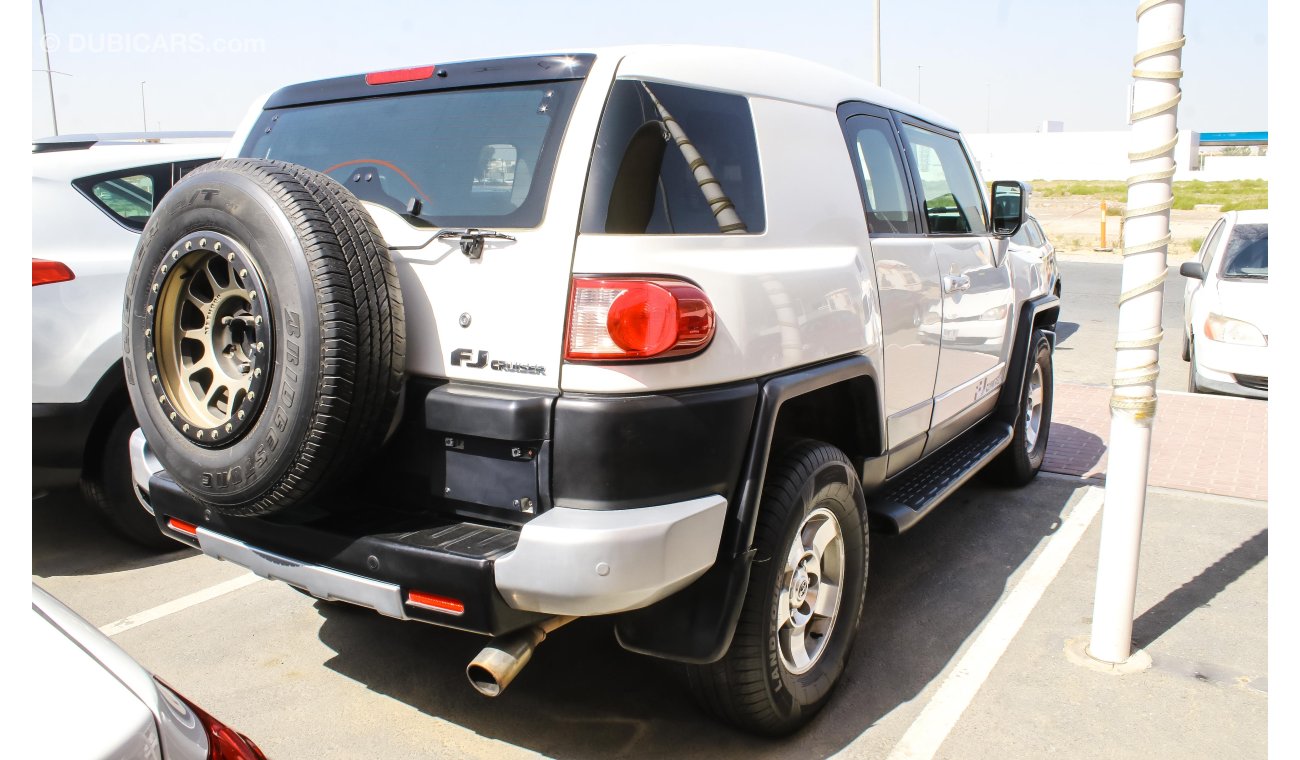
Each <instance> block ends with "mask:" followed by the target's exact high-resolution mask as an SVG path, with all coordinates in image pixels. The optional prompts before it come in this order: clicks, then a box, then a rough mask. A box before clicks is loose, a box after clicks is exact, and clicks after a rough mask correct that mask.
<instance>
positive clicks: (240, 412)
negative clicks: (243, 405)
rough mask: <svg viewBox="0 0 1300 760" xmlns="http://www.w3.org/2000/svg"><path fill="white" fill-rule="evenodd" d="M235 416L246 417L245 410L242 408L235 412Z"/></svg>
mask: <svg viewBox="0 0 1300 760" xmlns="http://www.w3.org/2000/svg"><path fill="white" fill-rule="evenodd" d="M235 416H236V417H238V418H239V419H241V420H242V419H244V410H243V409H240V410H239V411H238V412H235Z"/></svg>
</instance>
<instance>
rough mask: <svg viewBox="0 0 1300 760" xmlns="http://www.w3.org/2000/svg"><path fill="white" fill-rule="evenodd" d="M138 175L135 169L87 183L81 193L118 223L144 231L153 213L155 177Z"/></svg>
mask: <svg viewBox="0 0 1300 760" xmlns="http://www.w3.org/2000/svg"><path fill="white" fill-rule="evenodd" d="M139 171H140V170H139V169H132V170H130V173H125V174H119V175H116V176H109V177H95V178H93V180H89V181H86V184H85V186H83V187H82V190H83V192H85V193H86V194H87V195H88V196H89V197H90V198H91V199H92V200H93V201H94V202H95V204H96V205H98V206H99V207H100V208H102V209H104V210H105V211H107V212H108V213H109V214H110V215H112V216H113V217H114V218H115V219H117V220H118V221H119V222H121V223H122V224H125V225H126V226H128V227H130V228H131V229H134V230H142V229H144V225H145V222H147V221H149V215H150V214H152V213H153V206H154V177H153V176H152V175H150V174H139V173H135V172H139Z"/></svg>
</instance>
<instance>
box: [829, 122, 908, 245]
mask: <svg viewBox="0 0 1300 760" xmlns="http://www.w3.org/2000/svg"><path fill="white" fill-rule="evenodd" d="M846 130H847V135H848V138H849V150H851V151H852V152H853V164H854V168H855V169H856V173H857V176H858V185H859V188H860V189H861V190H862V202H863V205H864V206H865V207H866V213H867V230H868V231H870V232H871V233H872V234H876V235H879V234H916V233H917V232H918V230H917V226H916V218H915V217H914V216H913V213H912V204H911V202H910V201H909V199H908V190H907V184H906V181H905V180H904V178H903V162H902V159H901V158H900V156H899V155H898V150H897V148H896V145H897V143H896V141H895V138H894V127H893V124H891V123H890V122H889V121H888V120H886V119H882V118H880V117H878V116H865V115H863V116H853V117H851V118H850V119H849V120H848V122H847V123H846Z"/></svg>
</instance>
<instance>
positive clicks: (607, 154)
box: [581, 79, 766, 235]
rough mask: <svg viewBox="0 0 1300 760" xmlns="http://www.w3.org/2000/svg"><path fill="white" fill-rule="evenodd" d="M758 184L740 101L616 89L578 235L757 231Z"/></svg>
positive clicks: (760, 218)
mask: <svg viewBox="0 0 1300 760" xmlns="http://www.w3.org/2000/svg"><path fill="white" fill-rule="evenodd" d="M765 224H766V219H765V216H764V211H763V181H762V178H761V176H760V174H759V165H758V144H757V140H756V139H755V136H754V120H753V116H752V115H751V114H750V110H749V101H748V100H746V99H745V98H743V97H741V96H739V95H730V94H726V93H719V92H710V91H707V90H698V89H694V88H691V87H679V86H677V85H667V84H659V83H657V82H643V81H639V80H631V79H625V80H619V81H617V82H615V83H614V87H613V90H612V91H611V93H610V96H609V102H608V103H606V105H605V113H604V115H603V116H602V117H601V124H600V130H599V132H598V133H597V135H596V149H595V152H594V154H593V156H592V161H591V171H590V174H589V176H588V178H587V191H586V196H585V198H584V200H583V204H582V225H581V230H582V232H598V233H599V232H604V233H617V234H650V235H654V234H659V235H665V234H666V235H673V234H675V235H717V234H724V233H747V232H748V233H756V232H762V231H763V230H764V227H765Z"/></svg>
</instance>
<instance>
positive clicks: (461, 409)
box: [124, 47, 1057, 733]
mask: <svg viewBox="0 0 1300 760" xmlns="http://www.w3.org/2000/svg"><path fill="white" fill-rule="evenodd" d="M234 145H236V146H238V147H237V149H236V151H237V155H236V156H231V157H229V158H228V159H227V160H223V161H220V162H217V163H214V164H212V165H210V166H207V167H204V168H203V169H201V170H199V171H196V172H194V173H193V174H192V175H190V176H189V177H187V178H185V179H184V180H182V182H181V183H180V184H178V185H177V187H176V188H175V190H174V191H173V192H172V193H171V194H170V195H169V196H168V197H167V198H166V199H165V200H164V201H163V204H162V205H161V207H160V208H159V209H158V211H157V212H156V213H155V214H154V216H153V218H152V219H151V220H150V222H149V225H148V227H147V228H146V230H145V234H144V237H143V239H142V240H141V244H140V247H139V249H138V251H137V257H136V263H135V267H134V271H133V273H132V276H131V280H130V282H129V284H128V287H127V293H126V308H125V310H124V315H125V318H126V322H125V325H124V332H125V334H126V350H127V365H128V368H129V380H130V383H131V389H132V400H133V402H134V404H135V408H136V411H137V413H138V415H139V418H140V422H141V433H140V434H139V438H138V439H137V440H138V441H139V442H140V445H139V446H138V447H137V450H139V451H140V452H142V454H141V457H140V458H139V459H138V460H137V463H138V470H139V471H140V475H139V478H140V483H141V485H142V487H147V488H148V489H149V491H150V492H151V495H152V500H153V503H154V505H155V508H156V513H157V519H158V523H159V525H160V527H161V529H162V530H163V532H164V533H166V534H167V535H170V536H172V537H173V538H176V539H178V540H181V541H184V542H186V543H189V544H190V545H192V546H196V547H198V548H200V549H202V550H203V551H204V552H205V553H207V554H209V555H211V556H214V557H218V558H221V559H225V560H229V561H232V562H236V563H238V564H240V565H243V566H245V567H248V568H250V569H251V570H253V571H254V572H256V573H258V574H259V575H263V576H266V577H269V578H275V579H279V580H283V581H286V582H288V583H290V584H293V585H295V586H297V587H299V588H301V589H303V590H305V591H307V592H308V593H310V594H312V595H313V596H316V597H320V598H322V599H328V600H342V601H347V602H351V603H354V604H360V605H364V606H367V607H371V608H373V609H375V610H377V611H378V612H380V613H381V614H384V615H389V616H392V617H397V618H403V619H413V620H420V621H424V622H428V623H433V624H436V625H443V626H448V627H452V628H458V629H462V630H466V631H471V632H475V633H479V634H484V635H488V636H492V637H494V638H493V640H492V641H491V642H490V643H489V645H488V647H487V648H485V649H484V650H483V653H482V654H480V655H479V657H477V658H475V660H474V661H473V662H471V663H470V666H469V668H468V674H469V677H470V680H471V681H472V682H473V683H474V685H475V686H476V687H477V688H478V689H479V690H480V691H482V692H483V693H485V694H489V695H494V694H497V693H499V692H500V691H501V689H504V688H505V687H506V685H507V684H508V683H509V682H510V679H511V678H513V677H514V675H515V674H516V673H517V672H518V671H519V669H520V668H522V667H523V665H524V664H525V663H526V662H527V661H528V658H529V657H531V655H532V652H533V649H534V647H536V646H537V644H538V643H540V641H541V640H542V639H543V638H545V637H546V636H547V635H548V634H549V633H551V632H553V631H554V630H555V629H557V628H558V627H559V626H561V625H563V624H564V623H566V622H568V621H569V620H571V619H573V618H574V617H576V616H589V615H612V616H615V617H614V619H615V628H616V631H617V635H618V640H619V642H620V643H621V644H622V645H623V646H624V647H626V648H627V649H629V650H632V651H635V652H640V653H644V654H648V655H652V656H655V657H660V658H664V659H668V660H675V661H678V662H681V663H686V664H687V666H688V669H689V672H690V674H691V676H690V682H691V684H692V686H693V687H694V690H695V692H696V693H697V695H698V696H699V698H700V700H701V702H702V703H703V704H704V705H705V706H706V707H708V708H709V709H711V710H713V711H714V712H716V713H717V714H718V715H720V716H721V717H723V718H725V719H727V720H729V721H732V722H734V723H736V724H738V725H741V726H744V727H746V728H748V729H750V730H753V731H758V732H765V733H784V732H789V731H792V730H794V729H795V728H797V727H798V726H800V725H802V724H803V723H804V722H806V721H807V720H808V719H809V718H810V717H811V716H812V715H813V714H814V713H815V712H816V711H817V710H818V709H820V707H821V706H822V705H823V704H824V703H825V702H826V700H827V699H828V697H829V694H830V692H831V689H832V687H833V686H834V685H835V683H836V681H837V680H838V679H839V676H840V674H841V672H842V671H843V668H844V664H845V662H846V659H847V656H848V652H849V649H850V647H851V646H852V644H853V641H854V639H855V637H856V636H857V634H858V630H857V629H858V621H859V618H860V616H861V613H862V609H863V600H864V594H865V593H866V586H867V548H868V542H869V538H870V533H869V529H871V530H875V531H882V532H897V531H903V530H907V529H908V528H910V527H911V526H912V525H914V524H915V523H916V522H917V520H919V519H920V518H921V517H923V516H924V515H925V514H927V513H928V512H929V511H930V510H932V509H933V508H935V507H936V506H937V505H939V504H940V503H941V502H942V501H943V500H944V499H945V498H946V497H947V496H948V495H949V494H951V493H952V492H953V491H954V490H955V489H957V488H958V487H959V486H960V485H961V484H962V483H963V482H965V481H966V480H967V479H968V478H969V477H971V476H972V475H974V474H975V473H976V472H978V471H980V470H982V469H985V468H986V466H987V467H988V468H989V469H990V470H991V471H995V472H996V474H997V475H998V476H1000V477H1001V478H1002V479H1003V480H1005V481H1007V482H1011V483H1025V482H1028V481H1029V480H1030V479H1031V478H1032V477H1033V476H1034V475H1035V473H1036V472H1037V470H1038V468H1039V466H1040V464H1041V463H1042V459H1043V452H1044V449H1045V447H1046V442H1047V435H1048V427H1049V423H1050V418H1051V408H1052V343H1053V334H1054V333H1053V331H1054V326H1055V321H1056V313H1057V300H1056V298H1055V296H1053V295H1052V294H1051V292H1050V291H1049V290H1047V289H1046V288H1047V278H1045V277H1044V276H1043V272H1042V264H1041V261H1040V260H1039V259H1038V257H1034V256H1026V257H1021V256H1018V255H1016V254H1015V253H1014V252H1011V251H1009V246H1008V238H1009V237H1010V236H1011V235H1012V234H1014V233H1015V232H1016V231H1017V230H1018V229H1019V227H1020V226H1021V225H1023V224H1024V221H1025V209H1024V200H1025V191H1024V187H1023V186H1022V185H1021V184H1020V183H1018V182H996V183H994V184H993V189H992V192H991V194H990V196H989V197H987V198H986V197H985V195H984V190H983V188H984V185H983V183H982V181H981V180H980V178H979V177H978V176H977V174H976V172H975V170H974V169H973V166H972V163H971V161H970V155H969V151H968V150H967V149H966V146H965V144H964V143H963V141H962V139H961V136H960V134H959V132H958V131H957V129H956V127H955V126H954V125H952V124H951V123H949V122H947V121H946V120H944V119H943V118H942V117H940V116H938V115H936V114H933V113H930V112H929V111H926V110H924V109H922V108H921V107H920V106H918V105H916V104H914V103H910V102H908V101H905V100H903V99H901V98H899V97H897V96H895V95H893V94H890V93H888V92H886V91H884V90H880V89H878V88H875V87H873V86H871V85H869V84H866V83H864V82H862V81H860V80H857V79H854V78H852V77H849V76H847V75H844V74H841V73H838V72H835V71H833V70H830V69H826V68H824V67H821V66H817V65H814V64H811V63H807V62H804V61H800V60H796V59H792V58H788V57H785V56H779V55H773V54H768V53H760V52H753V51H742V50H729V49H711V48H681V47H643V48H631V49H624V50H606V51H598V52H595V53H573V54H563V55H548V56H534V57H526V58H510V59H501V60H494V61H475V62H468V63H448V64H436V65H428V66H419V67H414V68H410V69H402V70H398V71H383V72H374V73H370V74H364V75H356V76H349V77H340V78H337V79H330V80H324V81H319V82H310V83H306V84H300V85H293V86H290V87H286V88H284V89H282V90H279V91H278V92H276V93H274V94H272V95H271V96H270V97H269V98H268V99H267V100H266V102H264V103H261V104H259V106H258V107H257V108H255V109H254V110H253V112H251V114H250V116H249V118H248V120H247V122H246V123H245V125H244V127H243V128H242V130H241V131H240V132H239V133H238V134H237V135H236V137H235V141H234ZM147 451H152V453H153V454H155V455H156V456H157V459H158V460H159V461H160V462H161V466H162V469H161V470H157V469H156V468H150V467H148V466H147V463H146V462H145V461H144V459H143V454H144V453H145V452H147Z"/></svg>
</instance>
